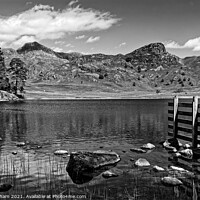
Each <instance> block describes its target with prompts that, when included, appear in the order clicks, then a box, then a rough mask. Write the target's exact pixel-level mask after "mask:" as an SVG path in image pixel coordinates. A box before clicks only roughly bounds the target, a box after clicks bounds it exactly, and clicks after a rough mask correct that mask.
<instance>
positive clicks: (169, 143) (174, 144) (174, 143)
mask: <svg viewBox="0 0 200 200" xmlns="http://www.w3.org/2000/svg"><path fill="white" fill-rule="evenodd" d="M182 146H183V145H182V144H181V143H180V142H179V141H178V139H176V138H170V139H168V140H166V141H164V142H163V147H165V148H166V149H169V150H173V149H174V148H176V149H179V148H180V147H182Z"/></svg>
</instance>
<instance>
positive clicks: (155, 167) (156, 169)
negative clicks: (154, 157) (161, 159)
mask: <svg viewBox="0 0 200 200" xmlns="http://www.w3.org/2000/svg"><path fill="white" fill-rule="evenodd" d="M153 170H154V171H156V172H162V171H165V169H164V168H162V167H159V166H157V165H155V166H153Z"/></svg>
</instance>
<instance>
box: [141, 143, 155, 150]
mask: <svg viewBox="0 0 200 200" xmlns="http://www.w3.org/2000/svg"><path fill="white" fill-rule="evenodd" d="M153 148H155V145H153V144H151V143H147V144H144V145H142V146H141V149H153Z"/></svg>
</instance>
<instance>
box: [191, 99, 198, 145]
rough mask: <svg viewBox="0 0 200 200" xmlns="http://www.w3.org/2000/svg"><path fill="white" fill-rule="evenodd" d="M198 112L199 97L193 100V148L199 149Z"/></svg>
mask: <svg viewBox="0 0 200 200" xmlns="http://www.w3.org/2000/svg"><path fill="white" fill-rule="evenodd" d="M197 111H198V97H194V98H193V110H192V114H193V116H192V139H193V140H192V147H193V148H196V147H197V113H198V112H197Z"/></svg>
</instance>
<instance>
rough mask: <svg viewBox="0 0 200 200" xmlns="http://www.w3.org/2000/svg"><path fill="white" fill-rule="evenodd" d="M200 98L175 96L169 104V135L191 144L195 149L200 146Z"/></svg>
mask: <svg viewBox="0 0 200 200" xmlns="http://www.w3.org/2000/svg"><path fill="white" fill-rule="evenodd" d="M199 98H200V97H198V96H194V97H188V96H181V97H178V96H175V97H174V99H173V100H171V101H170V102H169V103H168V135H169V136H172V137H174V138H177V139H181V140H184V141H186V142H187V143H188V142H190V143H191V145H192V147H193V148H196V147H197V145H198V144H200V106H199Z"/></svg>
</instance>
